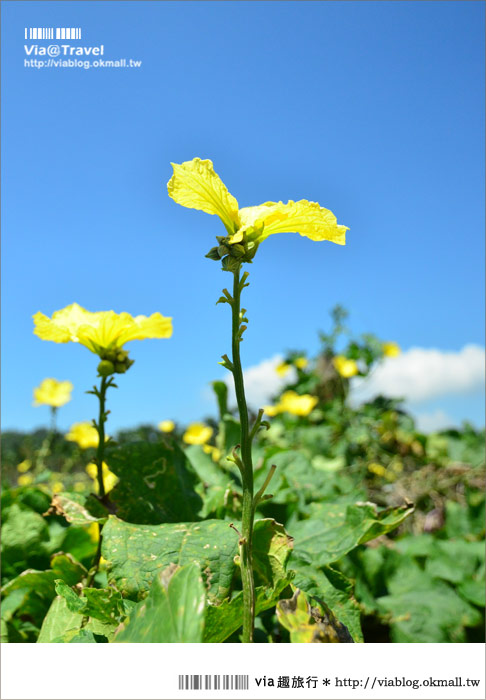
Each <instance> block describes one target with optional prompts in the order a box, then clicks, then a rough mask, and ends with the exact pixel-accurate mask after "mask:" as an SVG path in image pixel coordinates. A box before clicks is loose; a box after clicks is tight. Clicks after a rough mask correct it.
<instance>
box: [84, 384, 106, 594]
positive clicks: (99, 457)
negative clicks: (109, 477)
mask: <svg viewBox="0 0 486 700" xmlns="http://www.w3.org/2000/svg"><path fill="white" fill-rule="evenodd" d="M110 386H111V379H107V378H106V377H102V378H101V385H100V388H99V389H98V390H95V393H96V396H97V397H98V400H99V403H100V410H99V416H98V422H97V423H95V425H96V430H97V431H98V447H97V448H96V457H95V460H94V461H95V464H96V469H97V477H98V490H99V496H100V498H101V499H104V497H105V495H106V492H105V483H104V481H103V459H104V456H105V422H106V418H107V413H106V410H105V401H106V392H107V390H108V388H109V387H110ZM102 529H103V526H102V525H101V523H98V547H97V549H96V554H95V556H94V559H93V564H92V565H91V569H90V571H89V574H88V578H87V581H86V586H87V587H88V588H90V587H91V586H92V584H93V582H94V578H95V576H96V573H97V571H98V569H99V566H100V559H101V542H102V534H101V531H102Z"/></svg>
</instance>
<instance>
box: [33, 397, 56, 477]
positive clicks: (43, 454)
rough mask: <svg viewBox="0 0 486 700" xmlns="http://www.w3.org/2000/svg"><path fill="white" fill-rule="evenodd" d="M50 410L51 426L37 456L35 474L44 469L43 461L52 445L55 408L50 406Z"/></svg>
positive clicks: (54, 430)
mask: <svg viewBox="0 0 486 700" xmlns="http://www.w3.org/2000/svg"><path fill="white" fill-rule="evenodd" d="M50 408H51V425H50V427H49V432H48V433H47V435H46V437H45V438H44V440H43V442H42V445H41V448H40V450H39V452H38V454H37V459H36V465H35V468H36V471H37V472H40V471H41V470H42V469H43V468H44V467H45V460H46V457H47V456H48V455H49V454H50V452H51V447H52V443H53V440H54V436H55V434H56V414H57V406H51V407H50Z"/></svg>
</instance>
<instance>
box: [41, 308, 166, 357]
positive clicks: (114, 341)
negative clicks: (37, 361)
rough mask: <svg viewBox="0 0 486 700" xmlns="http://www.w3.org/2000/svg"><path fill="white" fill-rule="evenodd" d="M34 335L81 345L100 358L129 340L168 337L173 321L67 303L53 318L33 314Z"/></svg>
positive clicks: (153, 316) (160, 316)
mask: <svg viewBox="0 0 486 700" xmlns="http://www.w3.org/2000/svg"><path fill="white" fill-rule="evenodd" d="M33 318H34V324H35V328H34V333H35V334H36V335H38V336H39V338H41V339H42V340H52V341H54V342H55V343H68V342H73V343H81V345H84V346H85V347H87V348H88V350H91V352H94V353H95V354H96V355H99V356H100V357H103V356H104V354H105V352H106V351H107V350H121V349H122V347H123V345H124V344H125V343H127V342H128V341H130V340H143V339H144V338H170V336H171V335H172V319H171V318H166V317H165V316H162V314H160V313H155V314H152V315H151V316H149V317H147V316H135V317H133V316H130V314H128V313H125V312H124V313H121V314H116V313H115V312H114V311H97V312H95V313H93V312H91V311H86V309H83V308H82V306H79V304H70V305H69V306H66V308H65V309H61V310H60V311H55V312H54V313H53V314H52V319H51V318H48V317H47V316H45V315H44V314H43V313H41V312H40V311H38V312H37V313H36V314H35V315H34V317H33Z"/></svg>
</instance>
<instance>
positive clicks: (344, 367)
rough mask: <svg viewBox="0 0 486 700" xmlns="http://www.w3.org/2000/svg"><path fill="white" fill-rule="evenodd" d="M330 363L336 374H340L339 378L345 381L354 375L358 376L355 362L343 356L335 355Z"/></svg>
mask: <svg viewBox="0 0 486 700" xmlns="http://www.w3.org/2000/svg"><path fill="white" fill-rule="evenodd" d="M332 363H333V365H334V367H335V369H336V371H337V372H338V374H340V375H341V377H345V378H346V379H349V378H350V377H354V376H355V374H358V372H359V369H358V365H357V364H356V362H355V361H354V360H349V359H348V358H347V357H345V356H344V355H336V357H335V358H334V359H333V361H332Z"/></svg>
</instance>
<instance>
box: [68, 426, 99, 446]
mask: <svg viewBox="0 0 486 700" xmlns="http://www.w3.org/2000/svg"><path fill="white" fill-rule="evenodd" d="M66 440H70V441H71V442H76V443H77V444H78V445H79V446H80V448H81V449H82V450H87V449H88V448H89V447H98V443H99V435H98V431H97V430H96V428H95V427H94V425H93V424H92V423H88V422H85V423H73V425H72V426H71V428H70V429H69V433H67V435H66ZM105 440H108V436H106V437H105Z"/></svg>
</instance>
